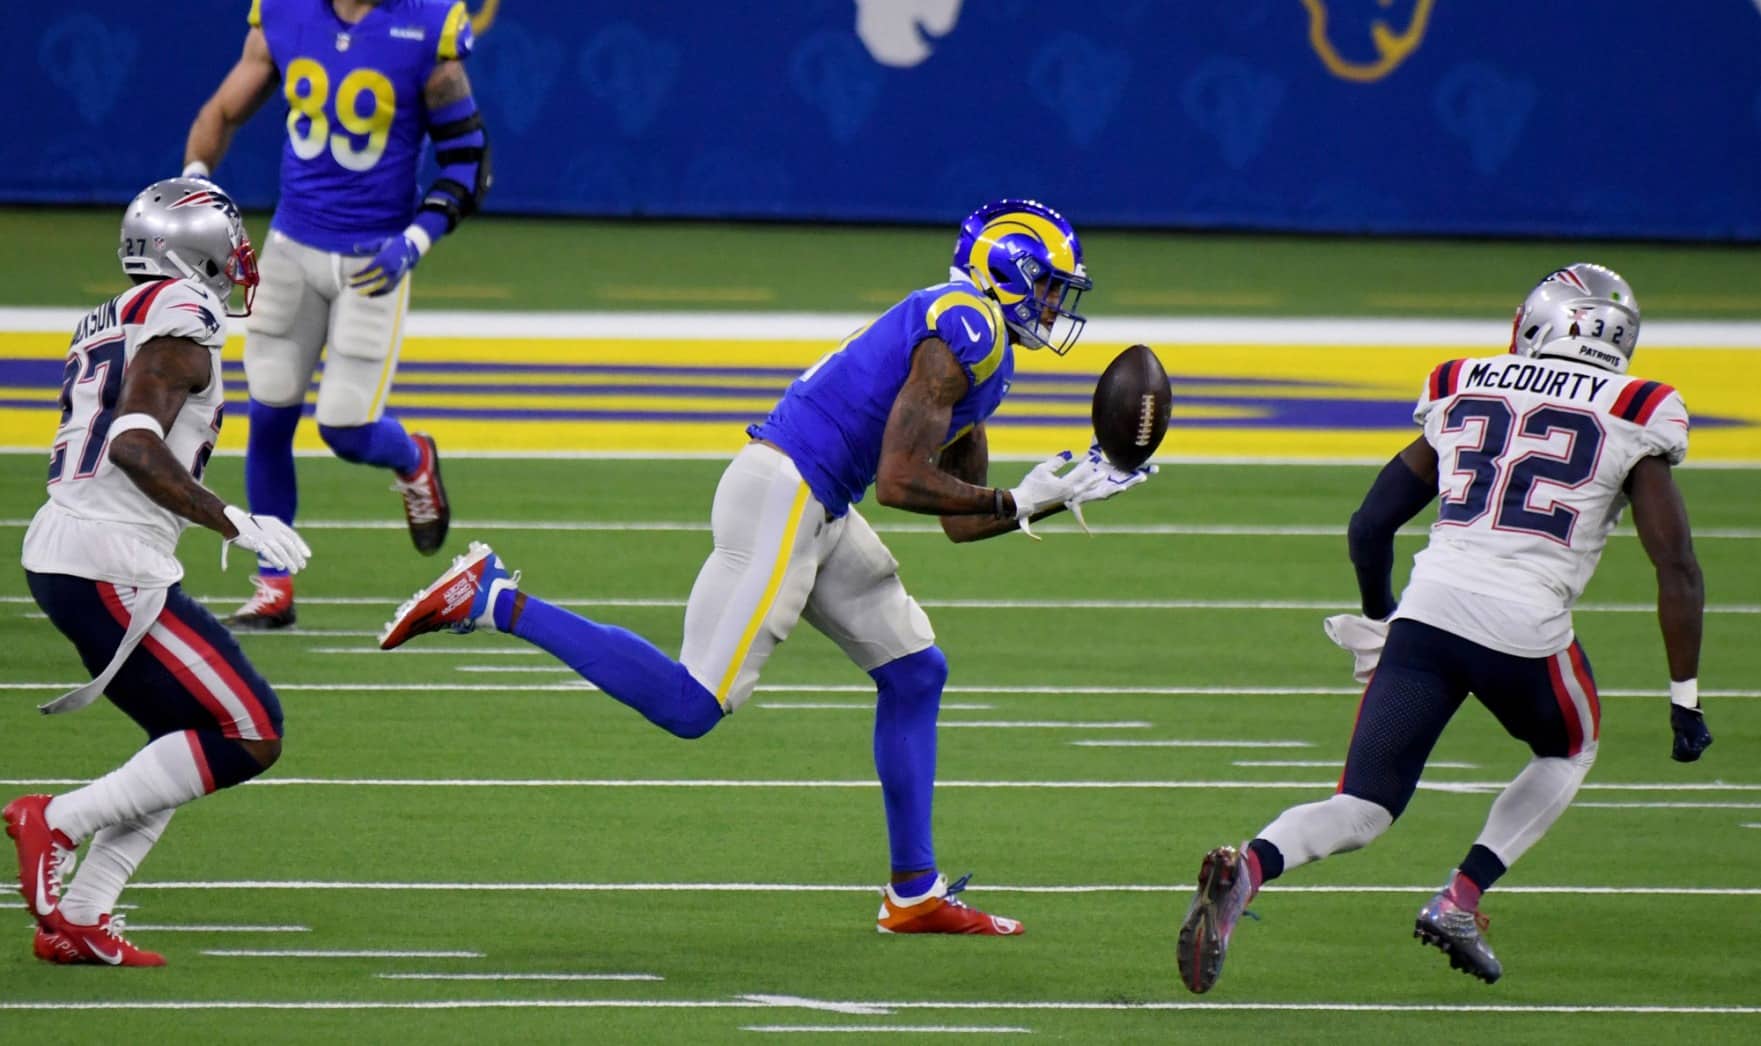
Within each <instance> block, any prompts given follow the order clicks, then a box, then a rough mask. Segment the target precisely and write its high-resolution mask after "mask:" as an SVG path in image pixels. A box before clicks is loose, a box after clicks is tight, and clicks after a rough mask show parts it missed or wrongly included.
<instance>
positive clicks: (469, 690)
mask: <svg viewBox="0 0 1761 1046" xmlns="http://www.w3.org/2000/svg"><path fill="white" fill-rule="evenodd" d="M285 634H286V633H282V632H241V633H239V636H240V637H245V636H275V635H285ZM308 634H310V633H308ZM359 634H362V635H365V634H366V633H359ZM82 682H84V680H72V681H68V682H58V683H0V690H36V691H57V690H67V689H69V688H71V687H75V686H78V685H79V684H80V683H82ZM271 685H273V686H274V687H275V689H276V690H279V691H285V692H290V693H309V694H322V693H363V694H364V693H375V694H424V695H428V696H435V695H440V694H453V693H458V694H529V693H541V692H542V693H581V692H587V693H598V692H599V688H598V687H596V686H593V685H592V684H590V683H588V682H587V681H586V680H582V679H577V680H573V681H570V682H563V683H447V684H444V685H443V684H440V683H284V682H281V681H279V680H277V681H273V682H272V684H271ZM758 693H761V694H765V693H769V694H872V693H874V687H873V686H870V685H867V684H863V683H789V684H777V685H774V686H760V687H758ZM942 693H944V694H968V695H986V696H988V695H993V694H995V695H1016V696H1029V697H1034V696H1053V697H1062V696H1069V695H1082V696H1099V697H1343V696H1350V697H1357V696H1358V695H1360V694H1362V693H1363V688H1362V687H1350V686H1273V687H1264V686H1245V687H1244V686H979V685H973V686H949V687H945V688H943V690H942ZM1663 693H1664V691H1663V690H1661V689H1657V690H1601V691H1598V696H1600V697H1603V698H1610V697H1637V698H1644V699H1646V700H1650V701H1655V700H1658V699H1660V698H1661V697H1662V695H1663ZM1700 695H1701V696H1702V697H1713V698H1718V699H1720V700H1723V699H1727V698H1757V697H1761V690H1701V691H1700Z"/></svg>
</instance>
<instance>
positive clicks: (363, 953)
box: [130, 926, 483, 958]
mask: <svg viewBox="0 0 1761 1046" xmlns="http://www.w3.org/2000/svg"><path fill="white" fill-rule="evenodd" d="M130 930H132V926H130ZM203 954H211V956H215V958H483V953H481V951H380V949H372V947H361V949H349V947H204V949H203Z"/></svg>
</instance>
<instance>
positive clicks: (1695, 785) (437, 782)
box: [0, 723, 1761, 793]
mask: <svg viewBox="0 0 1761 1046" xmlns="http://www.w3.org/2000/svg"><path fill="white" fill-rule="evenodd" d="M943 725H944V726H945V725H947V724H945V723H944V724H943ZM87 783H89V781H88V779H85V778H76V777H14V778H0V786H7V787H13V788H30V787H37V786H59V785H82V784H87ZM1509 783H1510V782H1508V781H1420V782H1419V788H1420V789H1422V790H1425V791H1432V792H1453V793H1478V792H1488V791H1502V790H1503V789H1504V787H1505V786H1506V785H1508V784H1509ZM1336 784H1337V782H1336V781H1229V780H1182V779H1170V780H1117V781H958V780H949V781H937V782H936V787H937V788H944V789H950V788H959V789H984V790H996V791H1035V790H1039V789H1045V790H1051V791H1169V790H1172V791H1185V790H1191V791H1227V790H1231V789H1235V790H1254V791H1262V790H1263V791H1313V790H1316V789H1321V790H1325V791H1331V790H1332V789H1333V787H1334V786H1335V785H1336ZM239 787H241V788H308V787H316V788H605V789H636V788H681V789H689V788H712V789H717V790H723V789H729V788H759V789H790V790H792V789H800V790H808V791H811V790H815V789H858V790H860V789H870V788H879V787H880V783H879V782H878V781H875V780H873V779H872V778H871V779H864V780H855V779H852V780H841V781H837V780H793V779H739V778H585V777H561V778H524V777H515V778H477V777H451V778H442V777H387V778H355V777H259V778H255V779H253V780H250V781H247V782H245V783H244V784H243V785H240V786H239ZM1580 788H1581V790H1582V791H1585V792H1597V791H1603V792H1761V784H1734V783H1731V782H1727V781H1659V782H1655V783H1650V782H1645V783H1639V782H1632V783H1624V782H1623V783H1609V782H1602V781H1592V782H1588V783H1586V784H1584V785H1582V786H1580Z"/></svg>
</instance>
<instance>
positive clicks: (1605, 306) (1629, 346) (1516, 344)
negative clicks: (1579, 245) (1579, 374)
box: [1510, 262, 1639, 374]
mask: <svg viewBox="0 0 1761 1046" xmlns="http://www.w3.org/2000/svg"><path fill="white" fill-rule="evenodd" d="M1638 342H1639V301H1638V299H1637V298H1634V297H1633V289H1632V287H1631V286H1629V285H1628V284H1627V282H1626V280H1624V279H1621V276H1620V273H1617V272H1615V271H1614V270H1613V269H1610V268H1607V267H1606V266H1602V265H1594V264H1591V263H1590V262H1575V263H1573V264H1571V265H1567V266H1566V267H1565V268H1563V269H1559V270H1556V271H1555V272H1553V273H1551V274H1549V275H1548V277H1547V278H1546V279H1544V280H1542V281H1541V282H1540V284H1538V285H1537V286H1536V287H1535V289H1534V290H1532V291H1530V292H1529V296H1528V297H1527V298H1525V299H1524V300H1523V303H1522V307H1521V308H1519V309H1517V310H1516V323H1515V325H1514V326H1513V327H1512V328H1511V335H1510V351H1511V352H1513V353H1516V354H1517V355H1519V356H1559V357H1562V358H1564V359H1569V360H1578V361H1580V362H1583V363H1588V364H1592V365H1593V366H1597V367H1602V368H1603V369H1605V370H1611V371H1615V372H1616V373H1620V374H1624V373H1626V369H1627V365H1628V364H1629V363H1631V362H1632V358H1633V349H1634V348H1635V347H1636V346H1637V345H1638Z"/></svg>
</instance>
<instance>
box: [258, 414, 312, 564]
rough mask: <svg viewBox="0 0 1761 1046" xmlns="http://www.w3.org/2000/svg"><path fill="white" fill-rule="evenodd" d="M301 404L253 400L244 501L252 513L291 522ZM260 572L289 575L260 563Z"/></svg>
mask: <svg viewBox="0 0 1761 1046" xmlns="http://www.w3.org/2000/svg"><path fill="white" fill-rule="evenodd" d="M301 409H302V408H301V406H300V404H298V403H295V404H291V405H289V406H286V407H271V406H269V405H268V404H266V403H258V402H257V401H256V400H251V401H250V406H249V407H248V408H247V417H249V418H250V419H251V434H250V438H249V439H248V440H247V441H246V443H245V504H247V505H249V506H250V509H251V511H252V512H253V513H255V514H257V515H264V516H274V517H275V518H276V519H279V520H281V521H282V522H283V523H287V524H289V525H291V524H292V523H293V521H294V511H295V510H296V509H298V508H299V503H300V491H299V480H298V479H297V478H296V477H295V475H294V456H293V440H294V429H296V428H298V427H299V423H300V410H301ZM257 572H258V573H260V574H286V573H287V571H285V570H276V569H274V568H272V567H267V566H264V565H263V564H262V563H261V562H260V561H259V562H258V564H257Z"/></svg>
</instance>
